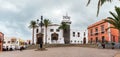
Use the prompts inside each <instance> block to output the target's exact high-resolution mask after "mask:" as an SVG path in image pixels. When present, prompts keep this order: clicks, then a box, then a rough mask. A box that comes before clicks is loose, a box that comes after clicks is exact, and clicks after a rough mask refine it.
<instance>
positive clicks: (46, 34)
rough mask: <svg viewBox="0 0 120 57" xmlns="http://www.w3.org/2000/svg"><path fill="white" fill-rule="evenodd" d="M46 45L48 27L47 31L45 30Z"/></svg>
mask: <svg viewBox="0 0 120 57" xmlns="http://www.w3.org/2000/svg"><path fill="white" fill-rule="evenodd" d="M45 44H47V27H46V30H45Z"/></svg>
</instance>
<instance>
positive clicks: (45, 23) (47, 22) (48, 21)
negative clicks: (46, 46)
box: [43, 19, 51, 43]
mask: <svg viewBox="0 0 120 57" xmlns="http://www.w3.org/2000/svg"><path fill="white" fill-rule="evenodd" d="M43 22H44V26H45V43H47V28H48V25H49V24H51V22H50V20H49V19H44V21H43Z"/></svg>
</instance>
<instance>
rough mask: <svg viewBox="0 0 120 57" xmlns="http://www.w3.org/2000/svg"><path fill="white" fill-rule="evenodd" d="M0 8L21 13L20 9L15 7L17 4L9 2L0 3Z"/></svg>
mask: <svg viewBox="0 0 120 57" xmlns="http://www.w3.org/2000/svg"><path fill="white" fill-rule="evenodd" d="M0 8H1V9H2V10H4V11H13V12H19V11H20V9H19V8H18V7H17V6H16V5H15V4H12V3H10V2H8V1H5V0H3V1H0Z"/></svg>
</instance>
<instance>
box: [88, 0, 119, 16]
mask: <svg viewBox="0 0 120 57" xmlns="http://www.w3.org/2000/svg"><path fill="white" fill-rule="evenodd" d="M111 1H113V0H98V5H97V16H98V14H99V11H100V7H101V6H102V5H103V4H104V3H105V2H111ZM119 1H120V0H119ZM90 2H91V0H88V3H87V6H88V5H89V4H90Z"/></svg>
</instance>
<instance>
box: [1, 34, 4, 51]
mask: <svg viewBox="0 0 120 57" xmlns="http://www.w3.org/2000/svg"><path fill="white" fill-rule="evenodd" d="M3 39H4V34H3V33H2V32H0V51H2V47H3Z"/></svg>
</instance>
